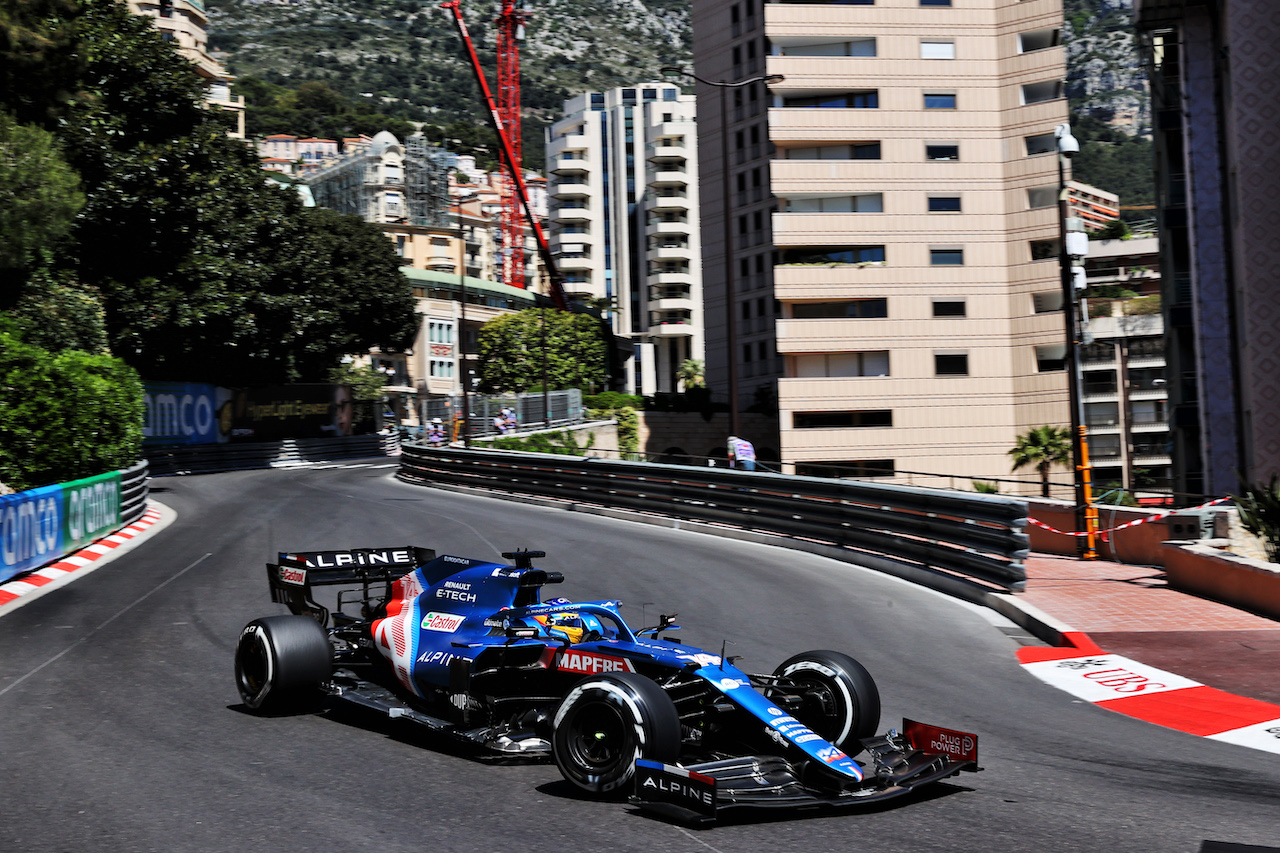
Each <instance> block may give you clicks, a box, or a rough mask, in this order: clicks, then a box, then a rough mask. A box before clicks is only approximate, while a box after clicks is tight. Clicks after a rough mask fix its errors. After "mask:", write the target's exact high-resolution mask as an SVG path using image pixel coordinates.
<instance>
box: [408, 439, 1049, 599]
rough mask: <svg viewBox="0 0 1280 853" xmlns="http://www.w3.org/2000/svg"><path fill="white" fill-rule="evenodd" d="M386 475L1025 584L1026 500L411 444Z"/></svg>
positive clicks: (1005, 584) (854, 558)
mask: <svg viewBox="0 0 1280 853" xmlns="http://www.w3.org/2000/svg"><path fill="white" fill-rule="evenodd" d="M397 476H398V477H399V478H400V479H402V480H405V481H407V482H412V483H419V484H424V485H432V484H442V485H452V486H467V487H472V488H479V489H489V490H495V491H501V492H514V493H517V494H525V495H537V496H541V497H546V498H554V499H559V500H564V501H571V502H574V503H585V504H598V505H601V506H607V507H618V508H622V509H627V510H632V511H636V512H643V513H652V514H657V515H662V516H666V517H670V518H677V519H683V520H688V521H694V522H704V523H709V524H713V525H721V526H726V527H732V528H737V529H740V530H747V531H757V532H762V533H768V534H773V535H777V536H783V537H789V538H790V539H792V540H793V541H794V542H796V543H797V544H798V545H799V544H800V543H819V544H822V545H825V546H830V547H831V548H832V549H835V550H836V551H838V552H839V554H840V555H841V558H842V559H847V560H848V561H850V562H855V563H866V562H867V561H868V560H872V559H874V558H877V557H887V558H891V559H892V560H894V561H902V562H904V563H907V564H910V565H913V566H916V567H920V568H924V569H927V570H935V571H942V572H946V573H951V574H955V575H960V576H962V577H963V578H965V579H972V580H977V581H982V582H984V583H986V584H990V585H994V586H997V587H1002V588H1004V589H1010V590H1021V589H1023V588H1024V587H1025V586H1026V567H1025V564H1024V561H1025V559H1026V557H1027V554H1028V540H1027V535H1026V533H1025V528H1026V524H1027V505H1026V503H1025V502H1023V501H1019V500H1016V499H1013V498H1007V497H1001V496H998V495H983V494H975V493H962V492H948V491H943V490H938V489H923V488H912V487H908V486H896V485H890V484H882V483H870V482H862V481H855V480H838V479H826V478H819V477H797V476H791V475H784V474H769V473H759V472H747V471H732V470H725V469H715V468H693V467H686V466H680V465H662V464H655V463H647V462H625V461H614V460H606V459H597V458H593V457H576V456H553V455H548V454H537V453H515V452H506V451H485V450H462V449H455V448H431V447H423V446H419V445H405V446H404V448H403V453H402V455H401V457H400V469H399V473H398V475H397ZM824 553H826V552H824Z"/></svg>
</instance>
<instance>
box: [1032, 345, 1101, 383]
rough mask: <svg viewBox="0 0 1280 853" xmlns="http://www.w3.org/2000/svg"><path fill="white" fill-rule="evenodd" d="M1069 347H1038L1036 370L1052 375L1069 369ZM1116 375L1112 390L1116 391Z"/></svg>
mask: <svg viewBox="0 0 1280 853" xmlns="http://www.w3.org/2000/svg"><path fill="white" fill-rule="evenodd" d="M1066 360H1067V345H1066V344H1050V345H1048V346H1040V347H1036V370H1037V371H1038V372H1040V373H1052V372H1054V371H1058V370H1066V369H1067V361H1066ZM1114 380H1115V375H1114V373H1113V374H1112V386H1113V387H1112V390H1113V391H1114V390H1115V388H1114V385H1115V381H1114ZM1086 393H1087V391H1086Z"/></svg>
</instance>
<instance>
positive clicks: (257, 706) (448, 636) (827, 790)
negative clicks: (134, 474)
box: [235, 547, 980, 821]
mask: <svg viewBox="0 0 1280 853" xmlns="http://www.w3.org/2000/svg"><path fill="white" fill-rule="evenodd" d="M543 556H545V555H544V554H543V553H542V552H540V551H519V552H513V553H507V554H503V557H504V558H505V559H508V560H511V561H512V564H511V565H505V564H500V563H492V562H488V561H485V560H472V559H466V558H463V557H453V556H436V554H435V552H434V551H431V550H429V549H426V548H415V547H405V548H369V549H357V550H351V551H311V552H294V553H292V554H281V555H280V557H279V559H278V561H277V562H275V563H268V564H267V576H268V578H269V581H270V586H271V594H272V599H273V600H274V601H277V602H279V603H282V604H285V605H287V606H288V608H289V610H290V611H291V613H292V614H293V615H289V616H284V615H281V616H269V617H266V618H262V619H255V620H253V621H252V622H250V623H249V624H248V625H247V626H245V628H244V630H243V631H242V632H241V634H240V639H239V641H238V642H237V644H236V652H235V672H236V684H237V686H238V688H239V691H240V695H241V697H242V698H243V700H244V703H245V705H247V706H248V707H249V708H250V709H252V710H254V711H258V712H262V713H276V712H279V711H282V710H287V709H290V708H296V707H298V703H299V702H305V701H308V700H312V699H315V698H316V697H319V696H323V695H326V694H327V695H328V696H329V697H332V700H338V701H342V702H347V703H353V704H355V705H359V706H363V707H365V708H370V709H373V710H375V711H378V712H380V713H384V714H387V715H389V716H390V717H394V718H400V719H403V720H406V721H408V722H410V723H414V724H417V725H420V726H424V727H426V728H428V729H431V730H434V731H437V732H441V733H444V734H447V735H450V736H452V737H456V738H459V739H462V740H465V741H468V742H471V743H474V744H478V745H480V746H482V747H484V748H486V749H489V750H493V751H496V752H498V753H505V754H514V755H529V756H548V755H549V756H551V757H552V758H553V759H554V760H555V763H556V764H557V765H558V766H559V768H560V771H561V773H562V774H563V775H564V778H565V779H567V780H568V781H569V782H570V783H572V784H573V785H574V786H576V787H577V788H578V789H580V790H581V791H583V792H585V793H586V794H588V795H595V796H609V795H612V796H622V795H627V794H629V795H631V799H632V802H634V803H636V804H638V805H639V806H641V807H642V808H644V809H647V810H652V811H655V812H659V813H663V814H665V815H667V816H670V817H673V818H677V819H685V820H690V821H705V820H709V819H713V818H714V817H715V815H716V814H717V813H719V812H721V811H724V810H725V809H731V808H736V807H756V808H759V807H773V808H778V807H789V808H796V807H801V806H816V805H827V806H846V805H856V804H862V803H869V802H875V801H879V800H884V799H887V798H890V797H895V796H898V795H901V794H904V793H906V792H908V791H910V790H912V789H913V788H916V787H919V786H920V785H924V784H928V783H931V782H936V781H938V780H940V779H944V778H947V777H949V776H952V775H955V774H956V773H959V772H960V771H962V770H978V769H980V768H978V764H977V758H978V756H977V738H976V737H974V736H973V735H970V734H965V733H963V732H956V731H951V730H947V729H941V728H937V727H935V726H926V725H922V724H919V723H915V722H911V721H904V724H903V729H902V731H901V732H900V733H899V732H897V731H894V730H892V729H891V730H890V731H889V732H888V733H887V734H882V735H876V727H877V726H878V724H879V720H880V695H879V692H878V690H877V689H876V685H875V682H874V681H873V680H872V678H871V675H870V674H869V673H868V672H867V671H866V669H864V668H863V667H862V665H861V664H859V663H858V662H857V661H855V660H854V659H853V658H851V657H849V656H847V655H844V654H841V653H839V652H833V651H810V652H804V653H802V654H798V655H795V656H794V657H791V658H789V659H788V660H786V661H785V662H783V663H782V665H780V666H779V667H778V668H777V669H775V670H774V671H773V673H772V674H770V675H752V674H748V673H746V672H743V671H742V670H740V669H738V668H737V667H735V666H734V665H733V659H732V658H725V657H724V655H723V652H722V653H721V654H709V653H707V652H705V651H703V650H701V649H697V648H694V647H692V646H687V645H684V644H682V643H680V642H679V641H678V640H676V639H675V638H673V637H671V636H669V635H667V634H666V632H669V631H673V630H676V629H677V626H676V625H674V624H673V618H674V617H668V616H662V617H661V618H660V619H659V620H658V624H657V625H655V626H652V627H648V628H643V629H641V630H638V631H635V630H632V629H631V628H630V627H628V625H627V623H626V622H625V621H624V620H623V618H622V616H621V614H620V612H619V607H620V605H621V602H618V601H586V602H570V601H567V600H565V599H561V598H554V599H550V600H546V601H544V600H543V599H542V590H543V588H544V587H546V586H549V585H552V584H557V583H560V582H561V581H563V580H564V577H563V576H562V575H561V574H560V573H559V572H549V571H545V570H543V569H540V568H534V567H533V565H532V561H533V560H534V559H536V558H540V557H543ZM322 586H334V587H341V589H339V590H336V592H337V595H336V605H335V606H334V607H333V609H332V610H331V609H329V608H327V607H324V606H322V605H320V604H318V603H317V602H316V601H315V596H314V594H313V593H314V590H315V589H316V588H317V587H322ZM330 598H332V596H330ZM344 608H347V609H351V610H352V611H353V612H351V613H348V612H346V609H344ZM855 756H862V758H861V760H858V759H856V758H855Z"/></svg>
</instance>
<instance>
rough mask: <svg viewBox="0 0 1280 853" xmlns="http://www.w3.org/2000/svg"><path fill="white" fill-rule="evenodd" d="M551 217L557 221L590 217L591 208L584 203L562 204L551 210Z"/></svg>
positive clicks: (570, 220) (573, 220) (572, 220)
mask: <svg viewBox="0 0 1280 853" xmlns="http://www.w3.org/2000/svg"><path fill="white" fill-rule="evenodd" d="M551 218H552V219H553V220H555V221H558V222H576V221H579V220H583V219H591V218H592V216H591V208H590V207H588V206H587V205H586V204H563V205H560V206H558V207H556V208H555V209H554V210H552V211H551Z"/></svg>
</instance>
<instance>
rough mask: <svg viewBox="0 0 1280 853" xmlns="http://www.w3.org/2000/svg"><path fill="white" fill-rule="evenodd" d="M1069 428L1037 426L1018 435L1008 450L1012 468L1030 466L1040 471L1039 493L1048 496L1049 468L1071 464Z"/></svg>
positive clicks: (1015, 469)
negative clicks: (1011, 447)
mask: <svg viewBox="0 0 1280 853" xmlns="http://www.w3.org/2000/svg"><path fill="white" fill-rule="evenodd" d="M1071 455H1072V447H1071V430H1069V429H1068V428H1066V427H1056V426H1049V425H1047V424H1046V425H1045V426H1038V427H1033V428H1032V429H1030V430H1028V431H1027V432H1025V433H1023V434H1022V435H1020V436H1018V440H1017V443H1016V444H1014V446H1013V449H1011V450H1010V451H1009V456H1011V457H1013V470H1014V471H1017V470H1018V469H1019V468H1025V467H1032V468H1035V469H1036V470H1037V471H1039V472H1040V494H1041V495H1042V496H1043V497H1046V498H1047V497H1049V469H1050V468H1051V467H1052V466H1054V465H1070V464H1071Z"/></svg>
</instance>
